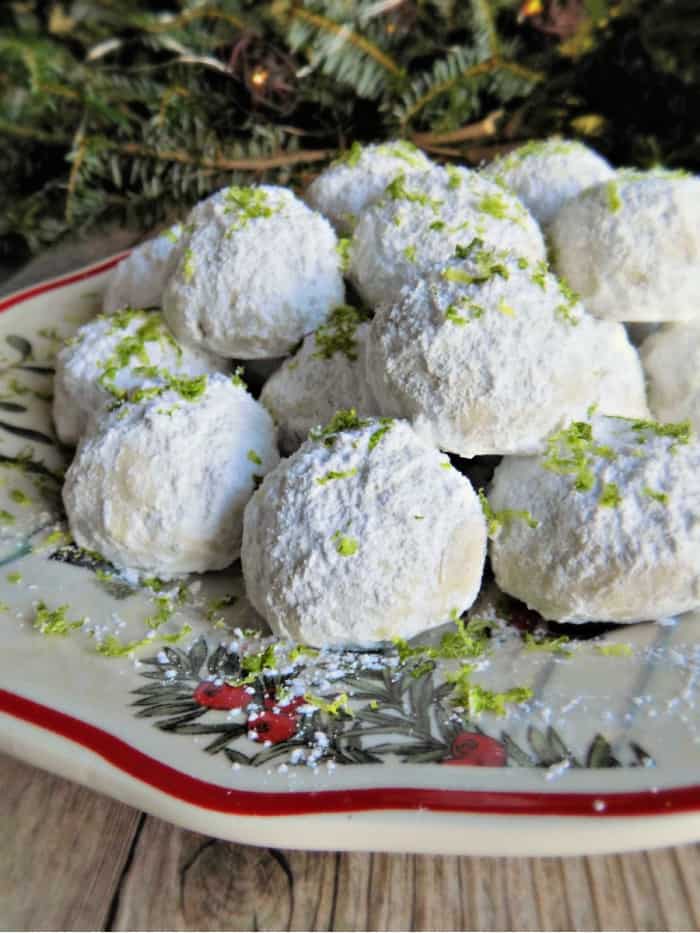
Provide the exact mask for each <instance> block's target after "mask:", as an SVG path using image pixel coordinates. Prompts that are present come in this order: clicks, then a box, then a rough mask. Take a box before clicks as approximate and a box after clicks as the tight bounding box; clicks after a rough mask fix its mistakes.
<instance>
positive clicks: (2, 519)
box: [0, 509, 17, 525]
mask: <svg viewBox="0 0 700 933" xmlns="http://www.w3.org/2000/svg"><path fill="white" fill-rule="evenodd" d="M16 521H17V519H16V518H15V516H14V515H13V514H12V512H8V511H7V509H0V525H14V523H15V522H16Z"/></svg>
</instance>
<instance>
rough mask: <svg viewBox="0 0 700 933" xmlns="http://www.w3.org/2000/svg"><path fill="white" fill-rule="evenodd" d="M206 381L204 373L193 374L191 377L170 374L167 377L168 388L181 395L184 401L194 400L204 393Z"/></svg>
mask: <svg viewBox="0 0 700 933" xmlns="http://www.w3.org/2000/svg"><path fill="white" fill-rule="evenodd" d="M207 381H208V380H207V377H206V374H203V375H201V376H194V377H193V378H192V379H187V378H178V377H175V376H171V377H170V378H169V379H168V388H169V389H172V390H173V392H177V394H178V395H181V396H182V398H184V399H185V401H186V402H194V401H196V400H197V399H198V398H200V397H201V396H202V395H204V392H205V391H206V388H207Z"/></svg>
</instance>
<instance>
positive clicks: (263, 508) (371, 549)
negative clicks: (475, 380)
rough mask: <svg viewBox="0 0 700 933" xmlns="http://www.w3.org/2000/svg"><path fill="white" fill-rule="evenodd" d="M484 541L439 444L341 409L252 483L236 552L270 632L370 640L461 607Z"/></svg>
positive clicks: (413, 628) (471, 595)
mask: <svg viewBox="0 0 700 933" xmlns="http://www.w3.org/2000/svg"><path fill="white" fill-rule="evenodd" d="M342 427H344V430H340V428H342ZM485 550H486V527H485V520H484V516H483V513H482V510H481V507H480V503H479V500H478V498H477V496H476V495H475V493H474V490H473V489H472V487H471V484H470V483H469V481H468V480H467V479H466V478H465V477H464V476H462V475H461V474H460V473H458V472H457V471H456V470H454V469H453V468H452V467H451V466H450V464H449V461H448V460H447V458H446V457H445V456H444V454H440V453H439V452H438V451H437V450H435V449H434V448H432V447H430V446H429V445H427V444H425V443H423V442H422V441H421V440H420V439H419V438H418V437H416V435H415V434H414V432H413V431H412V430H411V428H410V427H409V426H408V425H407V424H406V423H405V422H400V421H387V420H378V419H369V420H360V419H358V418H357V416H356V415H355V413H354V412H341V413H339V414H338V415H337V416H336V418H335V419H334V421H333V422H332V423H331V424H330V425H328V426H327V428H326V429H325V430H324V431H323V432H318V434H317V435H316V439H310V440H308V441H307V442H306V443H305V444H304V445H303V446H302V447H301V448H300V449H299V450H298V451H297V452H296V453H295V454H293V455H292V456H291V457H289V458H288V459H287V460H283V461H282V462H281V463H280V465H279V467H277V468H276V469H275V470H273V471H272V473H270V474H269V475H268V476H267V477H266V479H265V481H264V482H263V484H262V486H261V487H260V488H259V489H258V490H257V492H256V493H255V495H254V496H253V498H252V499H251V501H250V502H249V504H248V506H247V507H246V512H245V521H244V531H243V551H242V557H241V561H242V566H243V574H244V577H245V582H246V590H247V594H248V599H249V600H250V601H251V603H252V604H253V606H254V607H255V608H256V609H257V611H258V612H259V613H261V615H263V616H264V617H265V618H266V619H267V621H268V622H269V624H270V625H271V626H272V628H273V630H274V631H275V632H276V634H278V635H279V636H281V637H289V638H293V639H296V640H298V641H302V642H306V643H308V644H312V645H332V644H368V643H371V642H376V641H382V640H386V639H391V638H394V637H402V638H410V637H411V636H413V635H415V634H417V633H418V632H420V631H423V630H424V629H428V628H431V627H434V626H437V625H441V624H443V623H444V622H446V621H447V620H448V619H449V618H450V617H451V616H453V615H454V613H455V612H457V613H461V612H462V611H463V610H464V609H466V608H468V607H469V606H471V604H472V603H473V602H474V599H475V598H476V595H477V593H478V590H479V585H480V582H481V576H482V571H483V566H484V559H485Z"/></svg>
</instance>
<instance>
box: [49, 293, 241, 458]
mask: <svg viewBox="0 0 700 933" xmlns="http://www.w3.org/2000/svg"><path fill="white" fill-rule="evenodd" d="M144 325H146V330H147V331H148V337H149V339H147V340H144V341H143V342H142V343H141V342H140V341H139V344H140V352H134V353H133V354H132V355H130V356H129V357H128V363H127V364H126V365H123V366H118V367H117V368H116V370H115V372H114V374H113V378H111V379H110V380H109V381H108V386H109V387H108V386H107V385H105V384H104V383H105V380H104V379H103V382H100V379H101V377H103V375H104V372H105V364H107V363H108V362H109V360H110V359H111V358H112V357H113V356H114V354H115V351H117V349H118V347H119V346H120V344H123V343H124V341H129V340H131V339H132V338H134V337H136V335H138V333H139V331H141V330H142V329H143V328H144ZM144 367H156V368H157V369H159V370H165V371H167V372H168V373H170V374H171V375H173V376H176V377H182V376H185V377H193V376H200V375H202V374H203V373H214V372H221V371H223V370H224V369H225V368H226V363H225V361H224V360H222V359H220V358H219V357H217V356H214V355H213V354H211V353H205V352H204V351H203V350H193V349H190V348H189V347H180V346H178V344H177V343H176V341H175V338H174V337H173V336H172V334H171V333H170V331H169V330H168V328H167V327H166V325H165V321H164V320H163V316H162V314H161V313H160V311H135V310H133V311H132V310H129V311H127V312H125V313H120V314H114V315H112V316H111V317H99V318H97V319H96V320H93V321H89V322H88V323H87V324H84V325H83V326H82V327H81V328H80V329H79V330H78V332H77V333H76V335H75V337H74V338H72V339H71V340H70V341H69V343H68V344H67V345H66V346H64V347H63V348H62V349H61V350H60V351H59V353H58V356H57V357H56V375H55V377H54V389H53V396H54V397H53V419H54V424H55V426H56V433H57V434H58V437H59V439H60V440H61V442H62V443H64V444H70V445H73V444H76V443H77V442H78V440H79V439H80V437H81V436H82V435H83V433H84V432H85V431H86V430H87V429H88V427H89V426H90V424H91V422H92V421H93V420H94V419H95V418H96V417H98V416H99V415H100V414H101V412H102V410H103V409H104V407H105V405H108V404H109V403H111V402H114V400H115V396H116V394H117V393H119V392H128V391H130V390H132V389H139V388H146V387H148V386H154V385H158V384H160V383H161V382H162V379H161V378H159V377H158V376H148V375H146V374H145V373H144V371H143V368H144ZM110 389H111V391H110Z"/></svg>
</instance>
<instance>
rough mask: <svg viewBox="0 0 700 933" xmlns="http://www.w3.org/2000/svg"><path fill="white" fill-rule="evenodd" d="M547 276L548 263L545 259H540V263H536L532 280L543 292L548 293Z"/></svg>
mask: <svg viewBox="0 0 700 933" xmlns="http://www.w3.org/2000/svg"><path fill="white" fill-rule="evenodd" d="M547 274H548V270H547V262H546V260H544V259H540V260H539V262H536V263H535V271H534V272H533V273H532V275H531V276H530V278H531V279H532V281H533V282H534V283H535V285H539V287H540V288H541V289H542V291H547Z"/></svg>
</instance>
